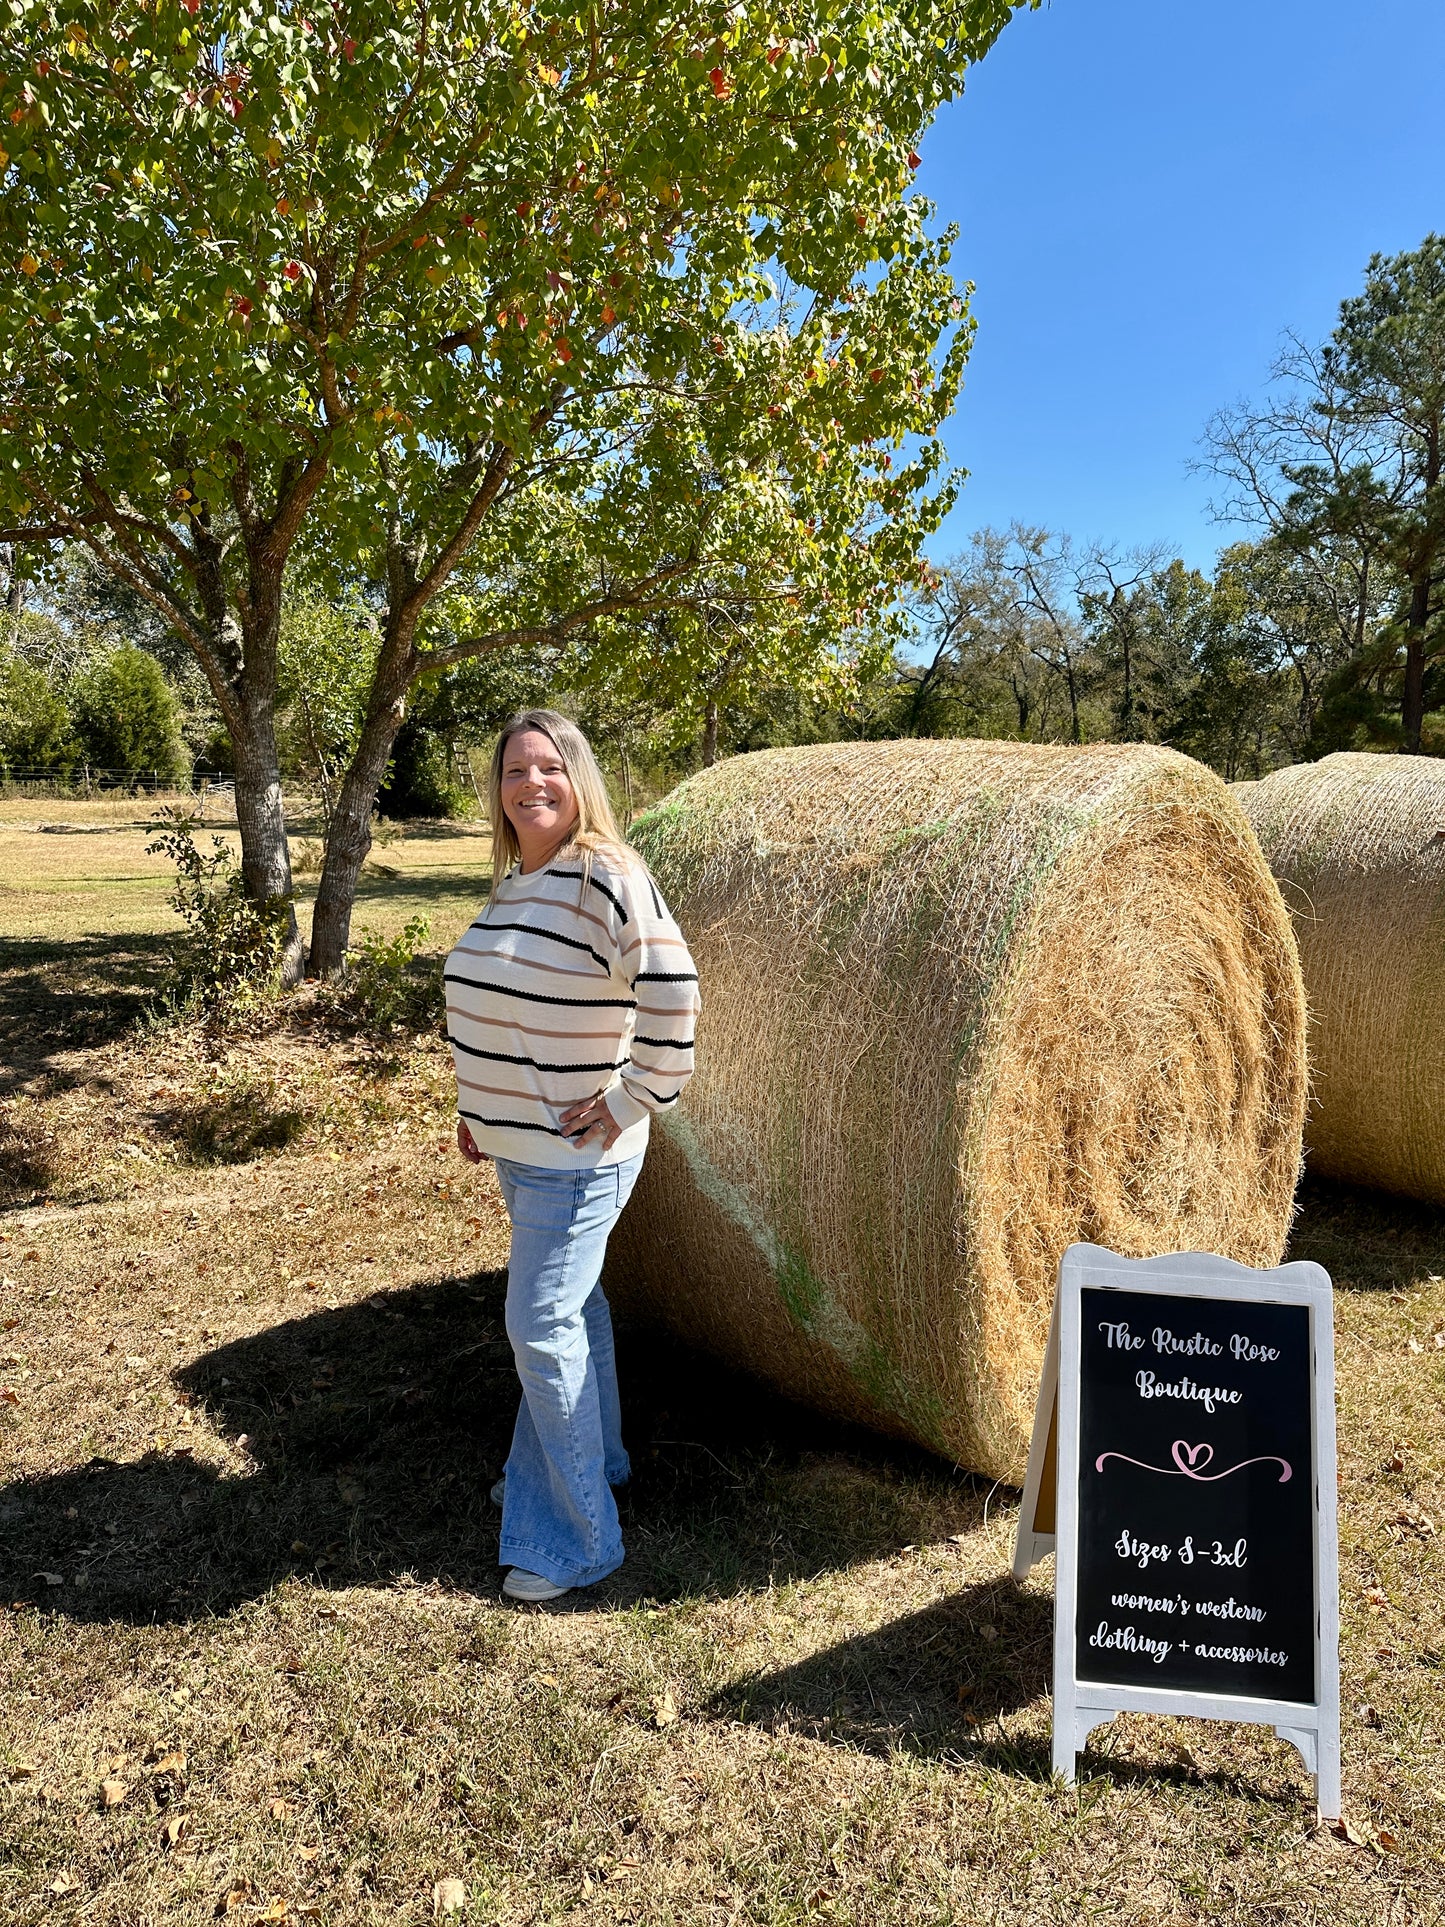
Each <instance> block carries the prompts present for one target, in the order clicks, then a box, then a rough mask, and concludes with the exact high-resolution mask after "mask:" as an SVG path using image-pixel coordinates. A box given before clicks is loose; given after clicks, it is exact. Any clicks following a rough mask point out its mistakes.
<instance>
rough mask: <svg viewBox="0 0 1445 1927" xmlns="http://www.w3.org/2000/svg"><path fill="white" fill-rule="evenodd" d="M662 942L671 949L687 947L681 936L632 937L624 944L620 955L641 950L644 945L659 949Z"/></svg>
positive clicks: (684, 948)
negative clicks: (630, 940)
mask: <svg viewBox="0 0 1445 1927" xmlns="http://www.w3.org/2000/svg"><path fill="white" fill-rule="evenodd" d="M664 944H665V945H667V946H668V948H669V949H672V950H686V949H687V944H686V943H685V942H684V940H683V939H682V938H681V937H634V938H633V939H632V942H631V943H629V944H626V945H624V947H623V950H622V955H623V956H624V957H625V956H627V954H628V953H629V951H633V950H641V949H642V948H643V947H644V946H646V947H647V948H648V949H652V950H660V949H662V947H663V945H664Z"/></svg>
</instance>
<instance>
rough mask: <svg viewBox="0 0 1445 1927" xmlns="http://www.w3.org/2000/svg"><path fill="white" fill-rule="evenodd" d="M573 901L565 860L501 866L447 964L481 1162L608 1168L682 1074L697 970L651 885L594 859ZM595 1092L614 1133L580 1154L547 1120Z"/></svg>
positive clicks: (461, 1072)
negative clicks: (530, 867)
mask: <svg viewBox="0 0 1445 1927" xmlns="http://www.w3.org/2000/svg"><path fill="white" fill-rule="evenodd" d="M582 891H583V884H582V868H581V864H580V861H579V860H578V859H577V858H576V857H565V856H564V857H561V858H559V859H558V861H557V862H556V863H555V864H553V865H552V866H551V867H550V868H548V869H546V870H537V871H534V872H532V874H530V875H526V876H524V875H523V874H522V872H521V870H520V869H513V870H511V871H509V872H508V874H507V875H506V876H505V877H504V878H503V879H502V882H501V884H500V885H499V886H498V889H497V894H496V897H495V898H494V899H493V900H492V901H491V902H490V903H488V904H487V906H486V908H485V909H484V910H483V911H482V913H481V915H480V916H479V917H478V918H477V920H476V922H475V923H474V924H473V925H472V927H471V928H470V929H469V930H468V931H467V932H466V934H465V935H464V936H463V937H462V939H461V941H460V943H458V945H457V947H456V949H455V950H453V951H452V953H451V955H450V956H449V957H448V958H447V961H446V968H445V970H444V972H443V982H444V984H445V987H446V998H447V1036H448V1038H449V1040H450V1042H451V1047H452V1057H453V1060H454V1062H455V1064H456V1072H457V1108H458V1110H459V1111H460V1112H461V1115H462V1116H463V1117H464V1118H465V1119H466V1122H467V1125H468V1127H469V1129H470V1131H471V1134H472V1138H473V1141H474V1142H475V1144H476V1146H477V1149H478V1150H479V1151H485V1152H487V1154H488V1155H489V1156H491V1157H500V1158H509V1159H512V1160H515V1161H516V1162H517V1163H519V1164H542V1165H547V1166H550V1167H552V1168H554V1169H561V1170H587V1169H589V1168H590V1167H592V1166H595V1165H601V1164H618V1163H621V1162H622V1160H623V1159H625V1158H631V1157H635V1156H637V1154H638V1153H639V1152H641V1151H642V1150H644V1149H645V1148H646V1145H647V1134H648V1125H649V1120H650V1118H651V1115H652V1113H653V1112H654V1111H661V1110H664V1109H666V1108H667V1107H668V1106H669V1105H672V1104H675V1103H676V1102H677V1099H678V1097H679V1095H680V1094H681V1092H682V1088H683V1086H684V1085H685V1084H686V1083H687V1080H688V1078H689V1077H690V1076H691V1075H692V1061H693V1033H694V1029H695V1027H696V1023H697V1014H698V1009H699V1002H698V989H697V971H696V970H695V969H694V967H693V961H692V958H691V957H690V956H689V955H688V949H687V945H686V943H685V942H684V941H683V937H682V933H681V931H680V930H679V929H678V927H677V925H676V924H675V923H674V922H673V920H672V918H671V916H670V915H669V913H668V910H667V906H666V905H665V904H664V903H663V901H662V898H661V896H660V895H659V894H658V891H657V888H656V885H655V884H654V883H653V882H652V879H651V878H650V877H649V876H648V874H647V871H646V869H645V868H644V867H643V865H642V863H641V861H640V860H639V861H638V862H637V864H636V865H635V866H633V865H624V863H623V862H622V861H621V860H620V859H618V858H604V857H601V856H599V857H596V858H594V861H593V866H592V880H591V884H590V886H589V887H588V888H587V890H586V892H585V897H586V900H585V902H579V896H580V895H581V894H582ZM598 1091H606V1093H607V1108H608V1109H609V1110H610V1111H611V1113H612V1115H613V1117H614V1118H615V1119H616V1120H617V1122H618V1123H619V1124H620V1125H621V1126H622V1133H621V1136H620V1137H619V1138H618V1139H617V1141H616V1143H615V1144H613V1145H612V1147H611V1148H610V1149H609V1150H607V1151H603V1150H600V1149H599V1148H598V1145H597V1141H596V1138H595V1137H594V1138H593V1139H592V1141H591V1142H590V1143H588V1144H586V1145H584V1146H583V1147H582V1148H580V1149H579V1148H577V1147H576V1146H575V1145H573V1144H572V1143H570V1142H569V1141H568V1140H567V1139H566V1138H564V1137H563V1135H562V1133H561V1130H560V1129H559V1126H558V1118H559V1116H560V1114H561V1112H562V1111H563V1110H565V1109H566V1107H567V1106H568V1105H569V1104H575V1103H577V1102H578V1101H579V1099H582V1098H587V1097H591V1096H593V1095H594V1094H595V1093H596V1092H598Z"/></svg>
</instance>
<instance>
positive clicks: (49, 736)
mask: <svg viewBox="0 0 1445 1927" xmlns="http://www.w3.org/2000/svg"><path fill="white" fill-rule="evenodd" d="M79 761H80V745H79V744H78V743H77V742H76V740H75V730H74V727H73V725H72V723H71V720H70V711H69V709H68V708H67V707H66V704H65V699H64V697H63V696H61V694H60V693H59V691H58V690H57V689H56V688H55V686H54V684H53V683H52V682H51V680H50V678H49V676H47V675H46V673H45V671H44V670H43V669H40V668H37V667H36V666H35V664H34V663H31V662H27V661H26V660H25V658H24V657H23V656H21V655H18V654H17V653H16V652H15V651H14V650H12V649H7V648H4V647H3V646H0V765H3V766H4V768H5V769H6V770H7V771H8V770H24V771H26V772H27V773H36V772H39V771H42V770H44V771H52V770H53V771H54V772H56V774H58V775H63V774H64V773H65V772H67V771H69V770H71V769H73V768H74V767H75V765H76V764H77V763H78V762H79Z"/></svg>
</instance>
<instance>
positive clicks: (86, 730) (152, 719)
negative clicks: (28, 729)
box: [71, 643, 187, 785]
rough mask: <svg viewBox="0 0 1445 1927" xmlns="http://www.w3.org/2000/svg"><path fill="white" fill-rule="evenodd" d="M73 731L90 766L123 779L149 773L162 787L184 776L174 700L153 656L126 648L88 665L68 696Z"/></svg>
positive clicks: (124, 646)
mask: <svg viewBox="0 0 1445 1927" xmlns="http://www.w3.org/2000/svg"><path fill="white" fill-rule="evenodd" d="M71 707H72V709H73V711H74V715H75V725H76V730H77V732H78V734H79V736H80V740H81V742H82V744H83V745H84V748H85V754H86V756H87V758H88V759H89V761H90V762H92V763H94V764H96V765H97V766H98V767H100V768H101V769H107V770H118V771H121V772H123V773H124V774H125V775H127V776H140V775H144V774H147V773H149V772H150V771H152V770H153V771H154V772H155V774H156V778H157V780H158V781H159V782H160V783H161V784H162V785H166V784H170V783H175V782H178V781H179V780H180V778H181V777H182V776H184V775H185V774H186V772H187V758H186V754H185V751H184V749H183V747H182V745H181V737H180V720H179V715H178V712H177V709H176V699H175V697H174V696H173V695H172V693H171V687H170V684H169V683H168V682H167V681H166V678H165V672H164V670H163V669H162V668H161V666H160V664H159V663H158V662H157V661H156V659H155V657H154V656H148V655H147V654H146V652H145V650H144V649H136V648H133V647H132V646H131V645H130V644H129V643H126V644H124V645H123V646H122V647H121V648H119V649H115V650H112V652H111V653H110V655H108V656H102V657H101V658H100V660H99V661H97V662H95V663H92V664H91V666H90V668H89V669H87V670H86V671H85V672H84V674H83V675H81V676H79V677H77V679H76V681H75V684H74V686H73V688H72V691H71Z"/></svg>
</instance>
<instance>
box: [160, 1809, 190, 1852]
mask: <svg viewBox="0 0 1445 1927" xmlns="http://www.w3.org/2000/svg"><path fill="white" fill-rule="evenodd" d="M186 1825H187V1820H186V1815H185V1814H184V1813H173V1814H172V1815H171V1817H170V1819H169V1820H167V1821H166V1823H165V1825H164V1826H163V1827H162V1828H161V1845H162V1846H163V1847H178V1846H179V1845H180V1843H181V1835H182V1834H183V1833H184V1832H185V1830H186Z"/></svg>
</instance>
